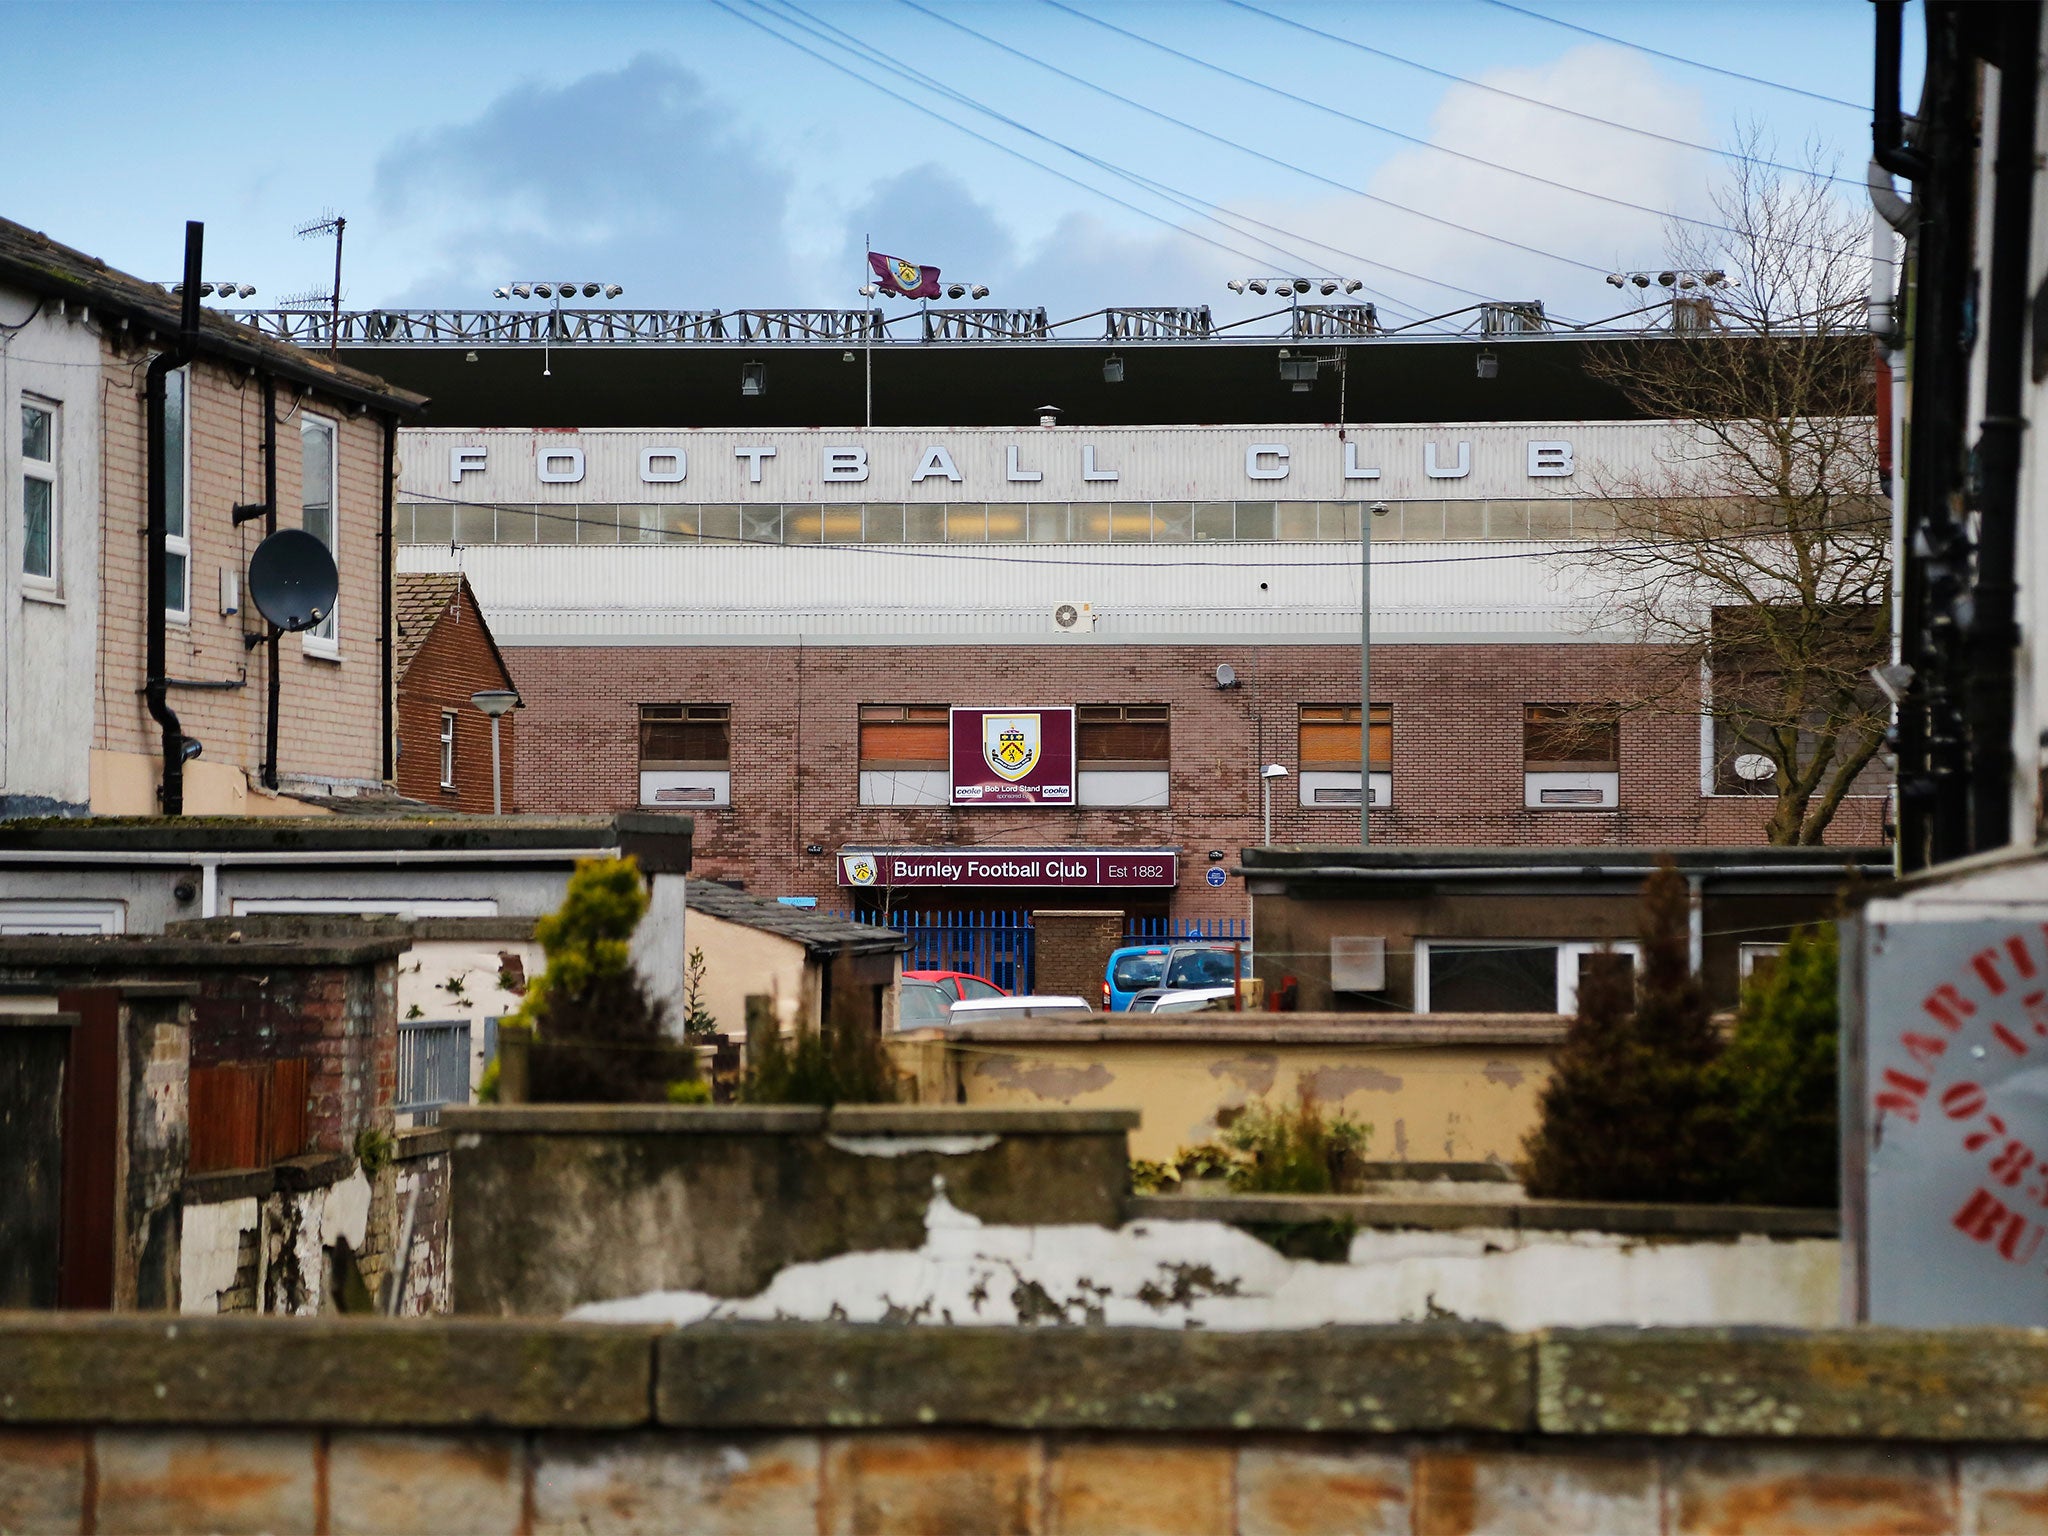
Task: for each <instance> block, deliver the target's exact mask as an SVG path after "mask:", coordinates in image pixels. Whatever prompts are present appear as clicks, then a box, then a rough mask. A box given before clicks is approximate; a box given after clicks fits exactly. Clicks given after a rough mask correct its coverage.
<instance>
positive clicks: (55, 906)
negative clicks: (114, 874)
mask: <svg viewBox="0 0 2048 1536" xmlns="http://www.w3.org/2000/svg"><path fill="white" fill-rule="evenodd" d="M127 931H128V908H127V904H126V903H125V902H120V901H88V900H82V899H81V900H70V899H66V898H61V897H60V898H55V899H51V900H44V899H41V898H38V897H31V896H19V897H8V898H7V899H5V900H0V934H27V933H55V934H95V933H100V934H116V933H126V932H127ZM8 1006H9V1007H10V1008H12V1007H14V1006H15V1003H14V1000H13V999H11V998H10V999H9V1000H8Z"/></svg>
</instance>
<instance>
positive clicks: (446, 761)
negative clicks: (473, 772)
mask: <svg viewBox="0 0 2048 1536" xmlns="http://www.w3.org/2000/svg"><path fill="white" fill-rule="evenodd" d="M441 787H442V788H443V789H453V788H454V787H455V711H454V710H452V709H444V710H442V711H441Z"/></svg>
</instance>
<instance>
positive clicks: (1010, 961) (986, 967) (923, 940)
mask: <svg viewBox="0 0 2048 1536" xmlns="http://www.w3.org/2000/svg"><path fill="white" fill-rule="evenodd" d="M835 915H836V916H840V917H844V918H846V919H847V920H848V921H850V922H856V923H867V924H870V925H872V926H876V927H889V928H893V929H895V930H896V931H897V932H898V933H900V934H902V935H903V936H904V937H905V938H907V939H909V940H910V952H909V953H908V954H906V955H905V956H904V957H903V969H905V970H906V971H967V972H969V973H971V974H972V975H975V976H985V977H987V978H988V979H989V980H990V981H992V982H994V983H995V984H996V985H997V986H999V987H1001V988H1002V989H1003V990H1004V991H1005V992H1029V991H1030V990H1031V988H1032V983H1033V981H1034V979H1035V976H1036V972H1035V969H1034V967H1033V964H1032V957H1033V946H1032V938H1033V933H1032V928H1031V914H1030V913H1029V912H891V913H889V914H888V915H887V916H882V915H880V914H877V913H861V912H843V913H838V914H835Z"/></svg>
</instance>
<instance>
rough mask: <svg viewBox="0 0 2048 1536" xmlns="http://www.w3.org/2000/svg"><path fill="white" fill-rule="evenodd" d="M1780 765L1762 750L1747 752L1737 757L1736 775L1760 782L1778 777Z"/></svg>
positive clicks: (1756, 782) (1752, 782) (1753, 781)
mask: <svg viewBox="0 0 2048 1536" xmlns="http://www.w3.org/2000/svg"><path fill="white" fill-rule="evenodd" d="M1777 772H1778V765H1777V764H1776V763H1774V762H1772V761H1771V760H1770V759H1769V758H1768V757H1765V756H1764V755H1763V753H1761V752H1745V753H1743V754H1742V755H1741V756H1740V757H1738V758H1736V759H1735V777H1737V778H1738V779H1746V780H1748V781H1749V782H1750V783H1751V784H1759V783H1761V782H1763V781H1764V780H1765V779H1769V778H1774V777H1776V775H1777Z"/></svg>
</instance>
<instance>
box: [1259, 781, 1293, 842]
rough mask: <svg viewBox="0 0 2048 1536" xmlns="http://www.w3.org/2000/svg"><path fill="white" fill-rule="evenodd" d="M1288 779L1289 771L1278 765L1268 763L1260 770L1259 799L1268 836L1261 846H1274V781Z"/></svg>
mask: <svg viewBox="0 0 2048 1536" xmlns="http://www.w3.org/2000/svg"><path fill="white" fill-rule="evenodd" d="M1286 777H1287V770H1286V769H1285V768H1283V767H1281V766H1280V764H1278V763H1268V764H1266V766H1265V767H1263V768H1261V769H1260V770H1259V799H1260V801H1261V802H1262V805H1263V808H1264V810H1265V813H1266V835H1265V837H1263V838H1262V839H1260V846H1262V847H1266V848H1270V847H1272V846H1273V781H1274V780H1275V779H1284V778H1286Z"/></svg>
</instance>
